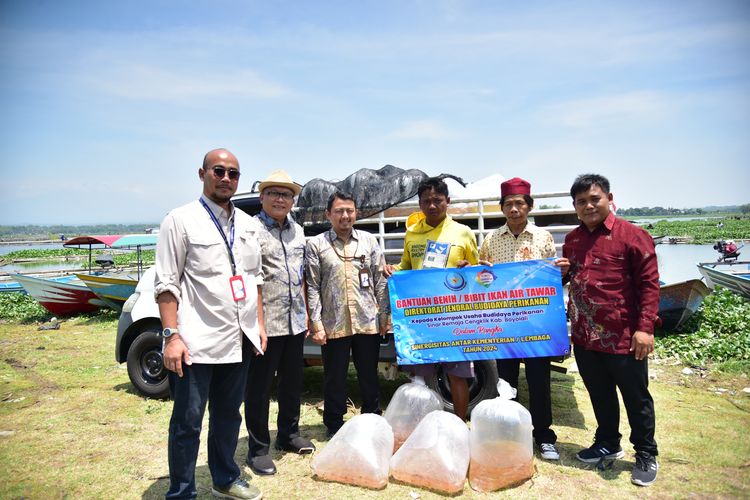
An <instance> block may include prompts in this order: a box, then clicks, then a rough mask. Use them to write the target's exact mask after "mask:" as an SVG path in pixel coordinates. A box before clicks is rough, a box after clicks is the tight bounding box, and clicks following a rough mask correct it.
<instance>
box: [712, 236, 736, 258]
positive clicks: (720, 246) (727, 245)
mask: <svg viewBox="0 0 750 500" xmlns="http://www.w3.org/2000/svg"><path fill="white" fill-rule="evenodd" d="M714 250H716V251H717V252H719V254H720V257H719V262H726V261H730V260H737V257H739V256H740V252H739V248H737V244H736V243H735V242H734V241H732V240H727V241H724V240H719V241H717V242H716V244H715V245H714Z"/></svg>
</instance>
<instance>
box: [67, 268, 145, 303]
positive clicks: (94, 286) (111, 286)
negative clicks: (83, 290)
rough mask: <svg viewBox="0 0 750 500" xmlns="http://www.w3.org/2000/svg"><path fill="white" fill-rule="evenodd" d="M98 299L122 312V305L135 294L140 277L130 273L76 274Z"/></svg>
mask: <svg viewBox="0 0 750 500" xmlns="http://www.w3.org/2000/svg"><path fill="white" fill-rule="evenodd" d="M76 276H77V277H78V279H79V280H81V281H82V282H83V283H84V284H85V285H86V286H87V287H88V288H89V289H90V290H91V291H92V292H94V294H96V296H97V297H99V298H100V299H102V300H103V301H104V302H105V303H107V304H108V305H110V306H112V307H113V308H114V309H117V310H121V309H122V305H123V304H124V303H125V301H126V300H128V297H130V296H131V295H132V294H133V293H134V292H135V287H136V285H138V277H137V276H134V275H131V274H128V273H108V274H100V275H96V274H76Z"/></svg>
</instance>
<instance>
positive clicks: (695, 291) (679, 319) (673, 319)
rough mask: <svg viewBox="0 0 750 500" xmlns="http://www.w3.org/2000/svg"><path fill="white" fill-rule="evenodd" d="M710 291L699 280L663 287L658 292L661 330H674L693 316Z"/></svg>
mask: <svg viewBox="0 0 750 500" xmlns="http://www.w3.org/2000/svg"><path fill="white" fill-rule="evenodd" d="M709 293H711V290H709V288H708V287H707V286H706V285H705V284H704V283H703V282H702V281H701V280H689V281H683V282H680V283H672V284H669V285H663V286H662V287H661V289H660V290H659V317H660V318H661V321H662V329H664V330H675V329H677V328H679V327H681V326H682V325H683V324H685V322H686V321H687V320H688V319H689V318H690V316H692V315H693V314H695V311H697V310H698V307H700V305H701V303H702V302H703V299H705V298H706V296H708V294H709Z"/></svg>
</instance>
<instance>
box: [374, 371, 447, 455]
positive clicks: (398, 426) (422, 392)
mask: <svg viewBox="0 0 750 500" xmlns="http://www.w3.org/2000/svg"><path fill="white" fill-rule="evenodd" d="M442 408H443V403H442V401H440V396H438V395H437V393H436V392H435V391H433V390H432V389H430V388H429V387H427V385H425V383H424V379H423V378H422V377H414V381H413V382H410V383H408V384H404V385H402V386H401V387H399V388H398V389H397V390H396V392H395V394H393V398H391V402H390V403H388V408H386V409H385V413H384V414H383V416H384V417H385V419H386V420H387V421H388V423H389V424H391V428H392V429H393V441H394V442H393V452H394V453H395V452H396V451H398V449H399V448H400V447H401V445H402V444H403V443H404V441H406V438H408V437H409V435H411V433H412V431H414V429H415V428H416V427H417V424H419V422H420V421H421V420H422V419H423V418H424V417H425V416H426V415H427V414H428V413H430V412H433V411H435V410H441V409H442Z"/></svg>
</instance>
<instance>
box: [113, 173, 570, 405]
mask: <svg viewBox="0 0 750 500" xmlns="http://www.w3.org/2000/svg"><path fill="white" fill-rule="evenodd" d="M256 185H257V183H256ZM498 190H499V185H498ZM259 196H260V193H258V192H257V191H256V190H251V191H249V192H244V193H238V194H236V195H235V196H234V197H233V198H232V201H233V203H234V204H235V207H237V208H239V209H241V210H243V211H245V212H246V213H248V214H250V215H255V214H257V213H258V212H259V211H260V199H259ZM533 196H534V202H535V208H534V209H533V210H532V212H531V213H530V215H529V219H530V220H533V221H534V223H535V224H536V225H537V226H539V227H543V228H544V229H546V230H547V231H549V232H550V233H551V234H552V235H553V237H554V239H555V244H556V247H557V249H558V254H560V249H561V247H562V243H563V241H564V238H565V235H566V234H567V233H568V232H569V231H571V230H572V229H573V228H575V227H576V226H577V225H578V219H577V217H576V214H575V210H574V209H573V206H572V203H571V202H570V198H569V194H568V193H567V192H550V193H534V194H533ZM560 199H564V201H560ZM551 200H554V201H553V203H554V204H550V201H551ZM563 204H566V205H567V207H568V208H562V205H563ZM418 210H419V206H418V202H417V201H416V200H408V201H406V202H403V203H400V204H397V205H395V206H393V207H391V208H389V209H387V210H385V211H382V212H380V213H378V214H376V215H374V216H371V217H369V218H365V219H362V220H357V221H356V223H355V226H356V227H357V228H358V229H362V230H365V231H369V232H371V233H372V234H374V235H375V236H376V237H377V239H378V242H379V243H380V246H381V247H382V248H383V253H384V255H385V259H386V262H387V263H389V264H396V263H398V262H399V261H400V259H401V254H402V252H403V242H404V236H405V229H406V219H407V218H408V216H409V215H410V214H411V213H413V212H415V211H418ZM449 214H450V215H451V217H453V218H454V219H455V220H457V221H459V222H461V223H463V224H466V225H468V226H469V227H470V228H471V229H472V231H473V232H474V234H475V235H476V237H477V241H478V244H479V245H481V243H482V240H483V239H484V237H485V236H487V235H488V234H489V233H491V232H492V231H493V230H494V229H496V228H498V227H500V226H502V225H503V224H504V223H505V216H504V215H503V213H502V211H501V210H500V206H499V204H498V197H497V196H493V197H483V198H463V199H460V198H457V199H454V198H452V199H451V204H450V207H449ZM303 227H304V229H305V235H306V236H307V237H310V236H314V235H315V234H318V233H319V232H320V231H322V230H325V227H326V226H325V224H323V221H306V222H305V223H304V224H303ZM154 275H155V273H154V269H153V268H151V269H149V270H148V271H147V272H146V273H145V274H144V276H143V277H142V278H141V280H140V281H139V283H138V286H137V287H136V290H135V293H134V294H133V295H132V296H131V297H130V298H129V299H128V300H127V302H126V303H125V304H124V306H123V309H122V313H121V315H120V319H119V322H118V328H117V337H116V343H115V359H116V360H117V362H119V363H127V369H128V376H129V378H130V380H131V382H132V384H133V386H134V387H135V389H136V390H137V391H138V392H139V393H141V394H143V395H144V396H147V397H152V398H165V397H167V396H168V394H169V380H168V378H167V372H166V370H165V368H164V366H163V360H162V354H161V330H162V326H161V321H160V320H159V311H158V308H157V306H156V303H155V301H154V297H153V286H154V285H153V284H154ZM379 360H380V364H379V372H380V373H381V375H382V376H384V377H386V378H388V379H393V378H395V377H396V376H398V368H397V365H396V349H395V343H394V339H393V334H392V333H389V334H388V335H386V336H385V337H382V338H381V342H380V357H379ZM304 363H305V366H315V365H321V364H322V360H321V350H320V346H318V345H316V344H314V343H312V342H311V341H310V339H307V340H306V341H305V344H304ZM474 371H475V376H474V378H473V379H472V380H470V381H469V411H471V409H473V408H474V407H475V406H476V405H477V404H478V403H479V402H481V401H482V400H484V399H486V398H490V397H494V396H495V395H496V385H497V381H498V375H497V367H496V364H495V362H494V361H475V362H474ZM426 382H427V385H428V386H429V387H430V388H431V389H433V390H434V391H436V392H437V393H438V394H439V395H440V397H441V398H442V400H443V405H444V407H445V409H446V410H448V411H452V409H453V406H452V403H451V394H450V386H449V383H448V379H447V377H446V376H445V375H444V374H443V373H442V371H441V370H438V372H437V373H436V374H435V375H434V376H432V377H431V378H430V379H428V380H427V381H426Z"/></svg>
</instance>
